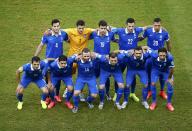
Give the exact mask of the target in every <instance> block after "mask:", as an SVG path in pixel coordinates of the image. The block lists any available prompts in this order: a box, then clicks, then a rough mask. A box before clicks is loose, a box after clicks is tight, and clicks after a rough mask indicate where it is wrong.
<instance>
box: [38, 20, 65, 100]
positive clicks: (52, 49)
mask: <svg viewBox="0 0 192 131" xmlns="http://www.w3.org/2000/svg"><path fill="white" fill-rule="evenodd" d="M51 25H52V30H51V35H44V36H43V37H42V40H41V43H40V44H39V46H38V47H37V50H36V52H35V56H39V54H40V53H41V51H42V49H43V47H44V45H46V54H45V58H46V60H47V61H48V64H49V65H50V64H51V63H52V62H53V61H54V60H55V59H56V58H58V57H59V56H60V55H62V54H63V41H68V35H67V34H66V33H65V32H64V31H62V30H60V21H59V20H58V19H53V20H52V22H51ZM56 88H57V90H56V96H55V99H56V100H57V101H58V102H61V98H60V96H59V89H60V82H58V83H57V85H56Z"/></svg>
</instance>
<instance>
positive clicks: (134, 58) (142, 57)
mask: <svg viewBox="0 0 192 131" xmlns="http://www.w3.org/2000/svg"><path fill="white" fill-rule="evenodd" d="M133 58H134V60H136V59H137V58H136V57H135V56H134V55H133ZM140 60H143V54H142V56H141V58H140Z"/></svg>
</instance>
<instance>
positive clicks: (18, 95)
mask: <svg viewBox="0 0 192 131" xmlns="http://www.w3.org/2000/svg"><path fill="white" fill-rule="evenodd" d="M16 96H17V99H18V100H19V101H20V102H22V101H23V94H16Z"/></svg>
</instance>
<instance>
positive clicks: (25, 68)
mask: <svg viewBox="0 0 192 131" xmlns="http://www.w3.org/2000/svg"><path fill="white" fill-rule="evenodd" d="M29 65H30V64H29V63H28V64H25V65H23V71H26V70H27V67H28V66H29Z"/></svg>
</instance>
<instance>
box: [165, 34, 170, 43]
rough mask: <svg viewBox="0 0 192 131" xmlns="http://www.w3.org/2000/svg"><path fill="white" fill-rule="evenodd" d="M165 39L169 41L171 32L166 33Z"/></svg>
mask: <svg viewBox="0 0 192 131" xmlns="http://www.w3.org/2000/svg"><path fill="white" fill-rule="evenodd" d="M165 41H169V33H168V32H166V34H165Z"/></svg>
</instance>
